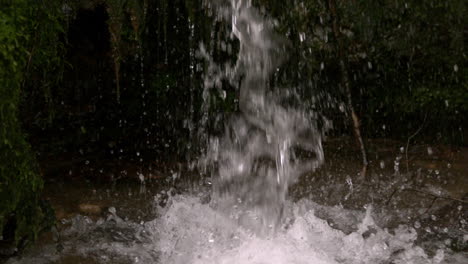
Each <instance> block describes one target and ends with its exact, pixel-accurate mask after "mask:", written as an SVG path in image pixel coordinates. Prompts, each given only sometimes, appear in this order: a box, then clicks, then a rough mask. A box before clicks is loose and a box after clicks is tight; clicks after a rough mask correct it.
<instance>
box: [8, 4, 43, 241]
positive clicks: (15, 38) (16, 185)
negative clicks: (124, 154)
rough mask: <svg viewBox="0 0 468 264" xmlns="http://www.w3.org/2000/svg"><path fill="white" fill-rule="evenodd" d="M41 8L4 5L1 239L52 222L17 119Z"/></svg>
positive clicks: (32, 233) (27, 235)
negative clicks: (36, 19) (48, 218)
mask: <svg viewBox="0 0 468 264" xmlns="http://www.w3.org/2000/svg"><path fill="white" fill-rule="evenodd" d="M38 8H40V7H39V5H37V4H34V2H33V1H30V0H16V1H12V2H10V3H9V4H8V3H7V4H6V5H4V6H2V9H1V10H0V229H1V230H2V238H1V240H7V241H11V242H12V243H13V244H14V245H15V246H16V245H18V243H19V242H20V241H21V240H25V239H26V240H34V239H35V238H36V237H37V235H38V233H39V232H40V230H42V229H43V228H45V227H47V226H48V225H49V224H50V222H48V221H46V219H47V217H46V214H47V213H46V212H47V209H46V207H45V206H44V205H43V204H42V202H41V201H40V194H41V190H42V186H43V182H42V179H41V177H40V174H39V169H38V166H37V163H36V160H35V157H34V154H33V153H32V151H31V148H30V146H29V144H28V143H27V141H26V136H25V134H24V133H23V132H22V130H21V123H20V120H19V119H18V105H19V103H20V99H21V88H22V85H21V84H22V83H23V80H24V78H25V74H24V71H25V69H26V68H27V65H28V63H29V62H30V61H31V59H32V53H31V52H30V51H29V49H28V48H29V47H30V44H31V43H32V41H33V39H34V38H33V35H34V34H38V33H40V32H38V31H37V29H38V28H37V25H38V22H37V21H34V18H35V16H36V15H37V10H38Z"/></svg>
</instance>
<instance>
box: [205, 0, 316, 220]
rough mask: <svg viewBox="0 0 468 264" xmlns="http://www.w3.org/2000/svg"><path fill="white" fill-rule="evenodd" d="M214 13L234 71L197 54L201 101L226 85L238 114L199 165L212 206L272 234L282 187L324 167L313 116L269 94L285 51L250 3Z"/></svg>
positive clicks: (277, 93) (285, 93)
mask: <svg viewBox="0 0 468 264" xmlns="http://www.w3.org/2000/svg"><path fill="white" fill-rule="evenodd" d="M216 8H217V9H218V10H217V11H218V14H221V19H223V20H225V21H227V22H229V23H230V24H231V30H232V37H233V38H234V39H235V40H236V41H238V43H239V52H238V54H237V61H236V62H235V64H234V65H229V64H227V65H217V64H216V63H214V61H213V60H212V59H211V58H210V56H209V54H207V52H206V51H205V50H204V49H203V47H202V52H201V54H203V56H204V58H205V59H206V60H207V61H208V62H209V70H210V71H211V72H209V74H207V79H206V80H205V89H206V90H205V96H208V94H209V92H210V89H213V88H216V89H217V91H218V92H219V93H220V95H221V97H224V94H225V91H224V90H223V87H222V85H221V84H222V80H228V81H229V83H230V84H231V85H233V86H235V87H236V88H237V89H239V109H240V114H238V115H236V116H233V117H232V118H231V119H230V120H229V122H228V123H227V125H226V129H225V133H224V135H223V136H222V137H219V138H211V140H210V147H209V148H208V153H207V157H205V158H204V160H203V162H202V164H203V165H204V166H207V165H209V167H210V168H212V177H213V184H214V194H213V198H214V200H215V202H219V201H221V207H223V208H226V207H227V208H228V210H230V209H231V208H230V207H231V206H235V207H236V208H237V207H242V208H243V209H245V210H246V212H247V213H249V214H251V213H252V214H253V215H255V217H256V218H258V219H259V220H260V226H261V227H277V226H278V224H279V223H280V222H281V218H282V212H283V206H284V203H285V201H286V196H287V192H288V187H289V186H290V184H291V183H292V182H294V180H295V179H297V177H298V176H299V175H300V174H301V173H304V172H308V171H312V170H314V169H316V168H317V167H318V166H320V165H321V164H322V163H323V161H324V156H323V150H322V145H321V134H322V133H321V131H320V130H319V129H318V127H317V115H316V114H315V113H311V112H306V111H304V110H303V109H301V108H299V107H291V106H290V105H289V104H287V103H285V102H286V101H290V100H285V99H290V98H292V97H294V91H293V89H279V88H277V87H272V83H271V82H270V79H271V77H272V74H273V73H274V72H275V71H276V70H277V69H278V67H280V65H281V63H282V62H283V61H284V59H285V55H284V54H285V53H286V45H287V43H286V41H285V39H283V38H281V37H280V36H278V35H277V34H276V33H275V32H274V21H273V20H272V19H267V18H265V16H264V15H262V14H261V13H260V12H259V11H258V10H257V9H255V8H254V7H253V6H252V3H251V1H245V0H232V1H230V4H229V5H227V6H222V5H221V6H216ZM299 154H301V155H299Z"/></svg>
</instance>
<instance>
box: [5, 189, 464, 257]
mask: <svg viewBox="0 0 468 264" xmlns="http://www.w3.org/2000/svg"><path fill="white" fill-rule="evenodd" d="M200 196H202V195H181V196H175V197H173V198H170V200H169V201H168V204H167V206H165V207H164V208H160V207H158V208H157V211H158V212H159V217H157V218H155V219H154V220H152V221H149V222H140V223H135V222H132V221H124V220H122V219H121V218H120V217H119V216H118V212H117V213H116V212H115V210H111V212H110V213H109V215H108V217H107V219H100V220H97V221H92V220H90V219H89V218H87V217H84V216H76V217H75V218H73V219H71V220H70V224H71V226H70V227H69V228H67V229H66V230H64V231H63V232H62V233H61V236H62V241H63V242H62V244H61V245H60V252H58V249H57V246H56V244H50V245H45V246H43V247H40V248H38V249H35V250H36V251H33V252H29V253H28V254H26V255H25V256H24V257H23V258H22V259H20V260H18V259H15V260H10V262H9V264H13V263H16V264H18V263H37V264H42V263H63V264H65V263H67V264H68V263H70V264H72V263H148V264H151V263H164V264H186V263H216V264H220V263H224V264H228V263H232V264H234V263H242V264H249V263H251V264H254V263H256V264H259V263H265V264H267V263H268V264H275V263H278V264H286V263H288V264H296V263H297V264H306V263H307V264H321V263H323V264H335V263H348V264H366V263H369V264H375V263H401V264H403V263H415V264H435V263H460V264H461V263H466V262H465V261H466V256H464V255H463V254H459V255H447V254H445V253H444V251H443V250H438V251H437V252H436V254H435V255H434V256H432V257H429V256H428V255H427V254H426V253H425V252H424V250H423V249H422V248H420V247H418V246H416V245H415V244H414V242H415V240H416V238H417V234H416V231H415V230H414V229H413V228H409V227H406V226H400V227H398V228H397V229H395V230H393V231H391V232H390V231H388V230H386V229H382V228H380V227H379V226H377V225H376V224H375V223H374V220H373V217H372V215H373V214H372V209H371V208H370V207H369V208H368V209H367V211H366V212H358V211H346V210H344V209H341V210H340V212H342V214H341V215H337V219H341V221H347V223H346V224H349V223H350V222H351V223H353V224H356V225H357V231H355V232H352V233H350V234H345V233H343V232H342V231H340V230H336V229H333V228H332V227H330V225H329V223H327V221H325V220H323V219H320V218H318V217H316V216H315V214H314V212H315V211H316V210H318V209H319V206H318V205H317V204H315V203H313V202H311V201H309V200H302V201H299V202H297V203H294V204H293V203H289V202H286V204H287V208H289V212H288V215H289V217H290V218H288V221H286V222H285V223H284V224H283V225H282V226H281V227H280V228H279V229H278V230H277V232H276V234H275V235H274V236H268V237H261V236H258V235H256V234H255V233H254V232H252V231H251V230H249V229H248V228H245V227H243V226H240V225H239V224H238V222H237V220H236V219H235V218H233V217H230V216H227V215H226V214H225V213H223V212H220V211H219V210H216V209H213V207H212V205H210V204H208V203H203V202H202V200H203V199H201V198H200ZM321 209H323V208H321ZM328 210H329V211H333V208H328ZM350 216H352V217H350ZM353 219H358V220H357V221H356V222H354V221H355V220H353Z"/></svg>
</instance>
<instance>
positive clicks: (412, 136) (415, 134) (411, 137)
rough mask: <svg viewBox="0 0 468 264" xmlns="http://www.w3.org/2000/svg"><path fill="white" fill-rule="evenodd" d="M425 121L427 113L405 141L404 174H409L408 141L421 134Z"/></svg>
mask: <svg viewBox="0 0 468 264" xmlns="http://www.w3.org/2000/svg"><path fill="white" fill-rule="evenodd" d="M426 119H427V112H426V114H425V116H424V121H423V123H422V125H421V126H420V127H419V128H418V130H416V132H414V133H413V134H412V135H411V136H410V137H409V138H408V140H407V141H406V149H405V150H406V154H405V156H406V173H409V160H408V148H409V144H410V141H411V139H413V138H414V137H415V136H417V135H418V134H419V132H421V130H422V129H423V128H424V125H425V124H426Z"/></svg>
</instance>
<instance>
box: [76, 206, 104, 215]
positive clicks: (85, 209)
mask: <svg viewBox="0 0 468 264" xmlns="http://www.w3.org/2000/svg"><path fill="white" fill-rule="evenodd" d="M78 208H79V210H80V212H81V213H83V214H87V215H100V214H101V213H102V208H101V206H100V205H97V204H91V203H82V204H80V205H79V206H78Z"/></svg>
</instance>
